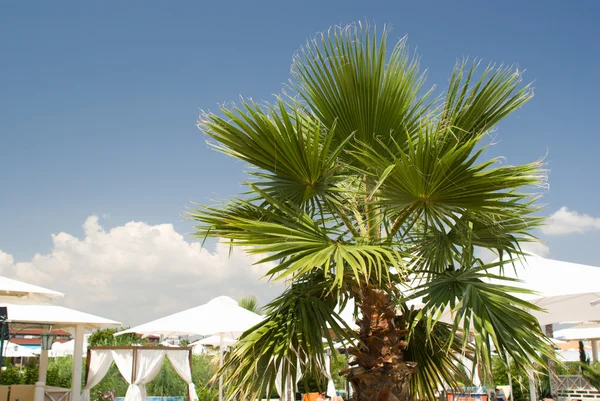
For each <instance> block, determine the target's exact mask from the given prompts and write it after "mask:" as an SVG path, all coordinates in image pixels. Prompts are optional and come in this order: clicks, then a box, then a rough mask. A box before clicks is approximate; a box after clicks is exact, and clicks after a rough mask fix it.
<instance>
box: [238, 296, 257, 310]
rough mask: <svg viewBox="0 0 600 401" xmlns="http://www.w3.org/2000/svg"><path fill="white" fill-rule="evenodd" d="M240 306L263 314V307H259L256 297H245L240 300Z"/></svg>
mask: <svg viewBox="0 0 600 401" xmlns="http://www.w3.org/2000/svg"><path fill="white" fill-rule="evenodd" d="M238 305H239V306H240V307H242V308H244V309H247V310H249V311H250V312H253V313H256V314H260V312H261V307H260V306H258V300H257V299H256V297H255V296H254V295H245V296H243V297H242V298H240V300H239V302H238Z"/></svg>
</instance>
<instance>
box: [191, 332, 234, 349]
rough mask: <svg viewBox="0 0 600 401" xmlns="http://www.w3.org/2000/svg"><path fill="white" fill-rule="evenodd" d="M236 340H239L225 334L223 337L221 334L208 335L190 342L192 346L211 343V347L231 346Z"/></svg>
mask: <svg viewBox="0 0 600 401" xmlns="http://www.w3.org/2000/svg"><path fill="white" fill-rule="evenodd" d="M236 342H237V340H235V339H233V338H231V337H229V336H226V335H223V337H221V336H220V335H218V336H208V337H206V338H203V339H201V340H198V341H194V342H193V343H191V344H190V346H192V347H194V346H196V345H199V346H203V345H209V346H211V347H220V346H225V347H229V346H231V345H233V344H235V343H236Z"/></svg>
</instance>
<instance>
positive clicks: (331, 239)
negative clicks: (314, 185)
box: [189, 184, 405, 287]
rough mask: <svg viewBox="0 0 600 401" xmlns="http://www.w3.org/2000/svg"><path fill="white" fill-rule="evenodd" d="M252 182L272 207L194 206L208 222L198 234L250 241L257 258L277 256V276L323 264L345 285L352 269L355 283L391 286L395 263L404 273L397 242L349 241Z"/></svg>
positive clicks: (273, 271) (327, 272)
mask: <svg viewBox="0 0 600 401" xmlns="http://www.w3.org/2000/svg"><path fill="white" fill-rule="evenodd" d="M249 185H250V186H251V187H252V188H253V189H254V190H255V191H256V192H257V193H260V194H261V195H262V197H263V199H266V201H267V202H268V206H269V207H265V204H262V205H260V206H259V205H254V204H251V203H244V202H242V201H238V202H236V203H234V204H232V205H230V207H228V208H219V207H217V208H209V207H205V208H203V209H197V210H193V211H192V212H190V214H189V216H190V217H191V218H192V219H195V220H196V221H199V222H201V223H203V224H204V225H203V226H199V227H197V230H198V231H197V235H211V236H217V237H221V238H225V239H228V240H230V241H232V244H233V245H236V246H244V247H247V252H248V253H250V254H261V255H265V257H264V258H263V259H261V260H260V261H259V262H258V263H265V262H272V261H276V262H277V265H276V266H275V267H274V268H272V269H271V270H270V271H269V272H268V275H269V276H272V277H274V278H275V279H286V278H298V277H301V276H303V275H304V274H307V273H309V272H311V271H313V270H320V271H322V272H323V274H324V275H325V276H326V277H327V276H329V275H331V276H332V277H333V278H334V281H333V284H334V285H336V286H337V287H341V286H342V285H343V284H344V283H343V282H344V279H345V278H347V277H348V275H347V274H346V273H347V272H348V271H350V272H351V275H352V276H353V277H354V279H355V280H354V282H355V283H361V282H367V283H368V282H377V283H380V284H383V285H385V286H386V287H390V286H391V285H393V283H392V282H391V280H392V279H391V276H390V270H389V269H390V267H394V268H395V269H396V271H397V272H399V273H400V272H402V271H403V270H404V269H405V267H404V263H403V256H404V255H403V254H402V253H401V252H400V251H398V249H396V247H394V246H390V245H386V244H378V243H374V244H369V243H362V242H355V241H353V242H345V241H343V240H342V239H341V238H340V235H339V232H338V233H337V235H336V230H335V227H330V226H329V227H328V226H327V225H321V224H319V222H317V221H315V220H314V219H313V218H312V217H311V216H310V215H309V214H307V213H306V212H304V211H303V210H301V209H298V208H294V207H293V206H290V205H287V204H284V203H282V202H279V201H278V200H276V199H275V198H272V197H271V196H269V195H268V194H267V193H265V192H264V191H262V190H260V189H259V188H258V187H256V186H254V185H252V184H249ZM247 216H254V218H248V217H247ZM255 216H261V219H260V220H257V219H256V217H255ZM384 283H387V284H384Z"/></svg>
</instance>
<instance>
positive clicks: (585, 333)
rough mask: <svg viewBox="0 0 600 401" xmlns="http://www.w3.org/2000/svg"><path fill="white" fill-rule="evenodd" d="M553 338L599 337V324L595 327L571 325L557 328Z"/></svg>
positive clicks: (591, 338)
mask: <svg viewBox="0 0 600 401" xmlns="http://www.w3.org/2000/svg"><path fill="white" fill-rule="evenodd" d="M554 338H557V339H559V340H595V339H599V338H600V326H595V327H571V328H568V329H562V330H557V331H555V332H554Z"/></svg>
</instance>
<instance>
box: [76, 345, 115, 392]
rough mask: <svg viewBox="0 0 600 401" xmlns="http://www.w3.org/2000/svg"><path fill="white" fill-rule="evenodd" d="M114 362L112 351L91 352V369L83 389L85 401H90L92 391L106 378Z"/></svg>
mask: <svg viewBox="0 0 600 401" xmlns="http://www.w3.org/2000/svg"><path fill="white" fill-rule="evenodd" d="M112 361H113V356H112V353H111V350H108V349H107V350H92V351H91V352H90V367H89V370H88V374H87V383H86V384H85V387H84V388H83V401H90V390H91V389H92V388H93V387H94V386H96V385H97V384H98V383H100V380H102V378H104V376H106V373H107V372H108V369H109V368H110V365H111V364H112Z"/></svg>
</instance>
